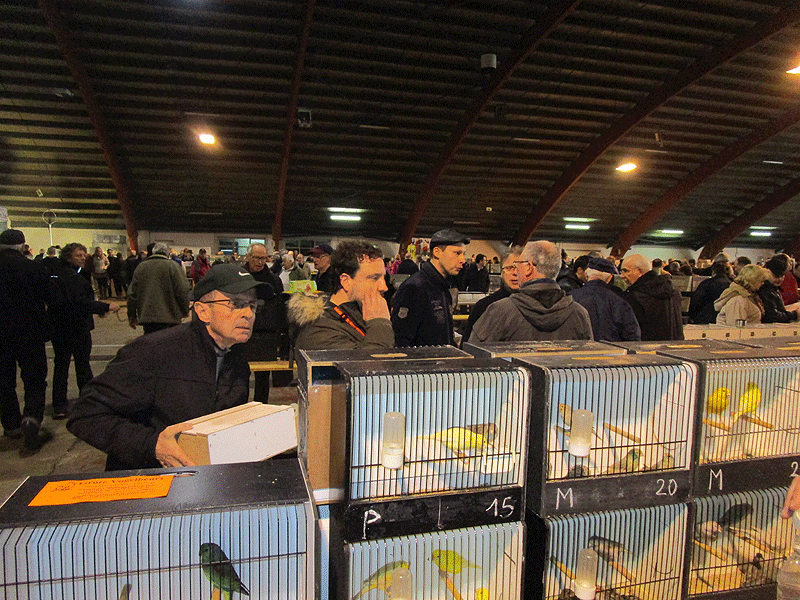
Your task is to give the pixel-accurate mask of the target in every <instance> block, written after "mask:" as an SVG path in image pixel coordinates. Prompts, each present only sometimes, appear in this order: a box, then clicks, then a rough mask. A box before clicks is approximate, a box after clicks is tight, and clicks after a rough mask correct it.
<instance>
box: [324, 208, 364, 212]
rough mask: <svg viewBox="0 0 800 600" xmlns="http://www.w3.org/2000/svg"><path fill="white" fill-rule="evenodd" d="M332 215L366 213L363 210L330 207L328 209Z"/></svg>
mask: <svg viewBox="0 0 800 600" xmlns="http://www.w3.org/2000/svg"><path fill="white" fill-rule="evenodd" d="M328 211H329V212H332V213H363V212H366V210H364V209H363V208H344V207H341V206H331V207H330V208H329V209H328Z"/></svg>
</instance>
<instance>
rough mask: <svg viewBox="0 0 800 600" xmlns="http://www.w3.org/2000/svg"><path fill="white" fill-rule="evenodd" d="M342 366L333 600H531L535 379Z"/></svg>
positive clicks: (470, 365)
mask: <svg viewBox="0 0 800 600" xmlns="http://www.w3.org/2000/svg"><path fill="white" fill-rule="evenodd" d="M339 368H340V369H341V371H342V373H343V374H344V376H345V379H346V382H347V417H346V423H347V436H346V441H347V450H346V455H347V467H348V468H347V482H346V500H345V509H344V514H343V516H342V532H343V544H342V546H341V547H339V548H334V546H333V545H332V546H331V553H332V554H334V552H336V551H338V552H339V553H340V554H339V556H338V557H337V556H334V560H333V563H334V565H336V569H337V574H338V573H341V577H339V576H338V575H337V582H338V584H339V590H338V594H337V596H336V597H337V598H386V597H390V598H414V599H415V600H433V599H438V598H453V599H456V600H457V599H463V600H484V599H487V598H504V599H507V600H511V599H515V598H516V599H519V598H522V597H523V595H522V594H523V587H522V575H523V562H524V554H523V550H524V538H525V526H524V525H523V520H522V517H523V514H524V494H523V486H524V478H525V469H526V460H527V449H528V438H527V432H528V413H529V400H530V390H529V373H528V371H527V370H525V369H523V368H520V367H517V366H514V365H511V364H510V363H509V362H508V361H502V360H490V359H486V360H476V359H464V360H451V361H406V362H393V363H387V362H375V363H360V364H357V363H341V364H340V365H339ZM376 589H377V590H380V591H379V592H374V591H373V590H376Z"/></svg>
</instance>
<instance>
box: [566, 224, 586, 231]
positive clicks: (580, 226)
mask: <svg viewBox="0 0 800 600" xmlns="http://www.w3.org/2000/svg"><path fill="white" fill-rule="evenodd" d="M564 229H582V230H584V231H586V230H587V229H591V227H590V226H589V225H579V224H578V223H567V224H566V225H564Z"/></svg>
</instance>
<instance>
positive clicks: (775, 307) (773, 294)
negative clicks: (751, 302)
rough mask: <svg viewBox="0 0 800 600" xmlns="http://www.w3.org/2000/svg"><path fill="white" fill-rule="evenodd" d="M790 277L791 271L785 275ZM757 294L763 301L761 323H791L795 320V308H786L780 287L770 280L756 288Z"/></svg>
mask: <svg viewBox="0 0 800 600" xmlns="http://www.w3.org/2000/svg"><path fill="white" fill-rule="evenodd" d="M786 276H787V277H792V274H791V273H788V274H787V275H786ZM758 296H759V298H761V302H763V303H764V316H763V317H761V322H762V323H791V322H792V321H797V311H796V310H786V306H784V304H783V298H782V297H781V288H779V287H778V286H776V285H775V284H774V283H772V282H771V281H765V282H764V284H763V285H762V286H761V287H760V288H758Z"/></svg>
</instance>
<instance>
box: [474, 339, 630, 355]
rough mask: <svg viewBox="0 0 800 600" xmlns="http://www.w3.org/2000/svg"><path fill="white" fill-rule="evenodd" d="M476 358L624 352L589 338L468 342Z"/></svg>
mask: <svg viewBox="0 0 800 600" xmlns="http://www.w3.org/2000/svg"><path fill="white" fill-rule="evenodd" d="M462 349H463V350H464V351H465V352H468V353H469V354H471V355H472V356H474V357H476V358H511V357H514V356H554V355H558V356H597V355H602V356H608V355H611V354H623V353H624V351H621V350H620V349H619V348H617V347H616V346H614V345H612V344H607V343H603V342H590V341H588V340H559V341H529V342H481V343H470V342H467V343H465V344H464V345H463V346H462Z"/></svg>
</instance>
